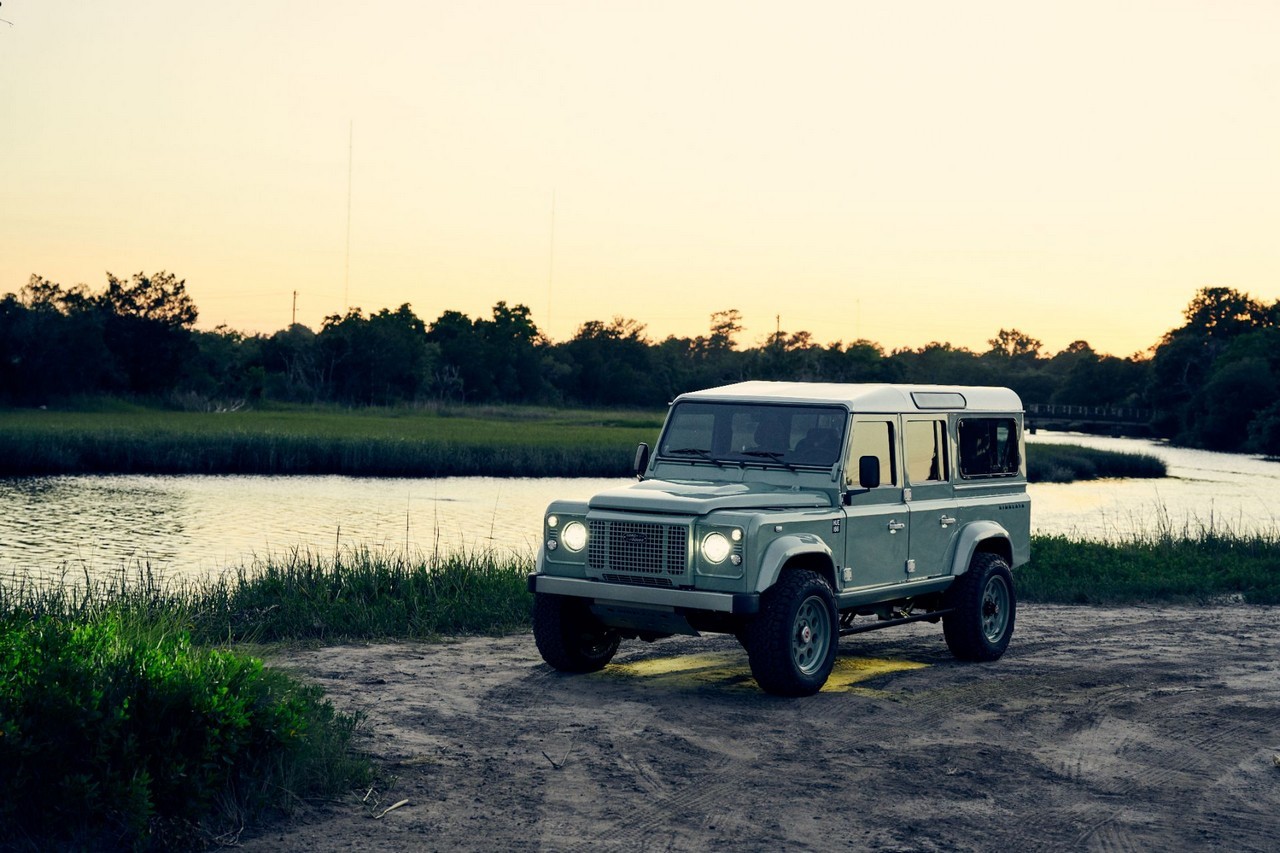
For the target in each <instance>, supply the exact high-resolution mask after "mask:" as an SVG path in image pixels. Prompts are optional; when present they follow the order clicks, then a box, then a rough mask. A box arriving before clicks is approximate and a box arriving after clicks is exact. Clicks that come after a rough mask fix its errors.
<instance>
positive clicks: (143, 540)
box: [0, 433, 1280, 577]
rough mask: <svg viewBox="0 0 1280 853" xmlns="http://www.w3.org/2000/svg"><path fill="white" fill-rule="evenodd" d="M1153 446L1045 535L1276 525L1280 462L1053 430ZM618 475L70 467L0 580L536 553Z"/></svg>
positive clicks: (1039, 518)
mask: <svg viewBox="0 0 1280 853" xmlns="http://www.w3.org/2000/svg"><path fill="white" fill-rule="evenodd" d="M1030 440H1031V442H1033V443H1036V442H1046V441H1052V442H1071V443H1077V444H1084V445H1088V446H1090V447H1099V448H1103V449H1114V450H1127V451H1138V452H1146V453H1151V454H1153V455H1155V456H1159V457H1160V458H1162V459H1164V460H1165V461H1166V462H1167V463H1168V465H1169V474H1170V476H1169V477H1168V478H1165V479H1162V480H1104V481H1097V482H1092V483H1073V484H1066V485H1060V484H1036V485H1033V486H1031V494H1032V525H1033V528H1034V529H1035V530H1036V531H1037V532H1062V533H1074V534H1079V535H1082V536H1086V537H1091V538H1106V537H1110V536H1116V535H1123V534H1125V533H1127V532H1131V531H1134V530H1139V531H1142V530H1146V531H1154V530H1157V529H1159V528H1160V527H1161V526H1162V525H1173V526H1174V527H1175V529H1181V528H1182V527H1184V526H1187V525H1190V526H1192V527H1199V526H1202V525H1208V524H1213V525H1216V526H1217V527H1219V528H1221V527H1229V528H1231V529H1234V530H1240V531H1253V530H1276V529H1277V527H1278V526H1280V463H1277V462H1269V461H1265V460H1262V459H1259V458H1256V457H1250V456H1239V455H1231V454H1222V453H1209V452H1205V451H1196V450H1184V449H1180V448H1171V447H1167V446H1165V445H1162V444H1158V443H1155V442H1148V441H1141V440H1135V439H1114V438H1100V437H1093V436H1082V435H1067V434H1062V433H1049V434H1043V433H1042V434H1040V435H1038V436H1032V437H1031V438H1030ZM628 482H630V481H629V480H616V479H585V480H561V479H497V478H490V477H456V478H446V479H439V480H379V479H366V478H352V477H142V476H72V477H40V478H34V479H10V480H0V576H8V575H11V574H13V573H14V572H15V571H16V572H29V573H31V574H32V575H35V576H40V577H49V576H57V575H58V574H59V573H61V572H63V571H71V572H73V573H76V574H77V575H78V574H81V573H83V572H84V571H86V570H87V571H89V572H91V573H102V572H114V571H116V570H118V569H119V568H120V567H121V566H122V565H126V566H131V565H133V564H135V563H136V562H139V561H145V562H148V563H150V564H151V566H152V567H153V568H159V569H162V570H163V571H164V572H165V573H167V574H179V573H189V572H197V573H207V572H211V571H216V570H218V569H221V568H225V567H228V566H238V565H242V564H247V563H252V562H253V561H254V560H255V559H256V558H260V557H262V556H264V555H266V554H269V553H275V554H278V553H284V552H288V551H290V550H292V549H302V550H310V551H313V552H316V553H321V554H330V553H333V551H334V549H335V548H348V547H366V548H370V549H373V550H390V551H394V552H397V553H402V552H404V551H405V549H406V548H407V549H408V550H409V551H410V552H411V553H417V552H427V553H429V552H431V551H432V550H434V549H436V548H437V547H439V548H441V549H452V548H457V547H466V548H473V549H474V548H482V549H483V548H494V549H497V550H499V551H504V552H515V553H519V554H525V555H527V554H532V552H533V550H534V547H535V538H536V536H537V533H538V530H539V527H540V522H541V517H542V512H543V509H544V508H545V507H546V504H547V503H548V502H549V501H551V500H552V499H555V498H583V499H585V498H587V497H590V496H591V495H592V494H594V493H595V492H597V491H600V490H601V489H604V488H610V487H615V486H618V485H625V484H626V483H628Z"/></svg>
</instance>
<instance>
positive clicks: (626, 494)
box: [590, 480, 831, 515]
mask: <svg viewBox="0 0 1280 853" xmlns="http://www.w3.org/2000/svg"><path fill="white" fill-rule="evenodd" d="M590 506H591V508H592V509H622V510H634V511H638V512H665V513H674V514H679V515H706V514H707V513H709V512H713V511H715V510H718V509H766V508H768V509H805V508H810V507H828V506H831V500H830V499H829V498H828V497H827V496H826V495H825V494H823V493H822V492H818V491H801V490H799V489H793V488H790V487H781V486H771V485H766V484H764V483H682V482H678V481H672V480H645V481H644V482H641V483H636V484H635V485H634V486H628V487H626V488H622V489H610V490H609V491H606V492H601V493H600V494H598V495H596V496H595V497H593V498H592V499H591V502H590Z"/></svg>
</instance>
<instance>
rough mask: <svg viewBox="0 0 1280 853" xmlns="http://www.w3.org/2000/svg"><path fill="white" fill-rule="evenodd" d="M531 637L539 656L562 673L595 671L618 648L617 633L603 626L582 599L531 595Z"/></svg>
mask: <svg viewBox="0 0 1280 853" xmlns="http://www.w3.org/2000/svg"><path fill="white" fill-rule="evenodd" d="M533 639H534V642H536V643H537V644H538V651H539V652H541V653H542V659H543V660H545V661H546V662H547V663H549V664H551V666H553V667H555V668H556V669H558V670H560V671H561V672H596V671H597V670H600V669H604V667H605V665H606V664H607V663H609V661H611V660H613V656H614V654H615V653H616V652H617V651H618V641H619V637H618V632H617V631H615V630H613V629H612V628H609V627H607V626H606V625H604V624H603V623H602V622H601V621H600V620H599V619H597V618H596V617H595V615H594V614H593V613H592V612H591V610H590V609H589V608H588V607H587V604H586V602H585V601H583V600H582V599H580V598H569V597H566V596H563V595H548V594H547V593H545V592H539V593H535V594H534V600H533Z"/></svg>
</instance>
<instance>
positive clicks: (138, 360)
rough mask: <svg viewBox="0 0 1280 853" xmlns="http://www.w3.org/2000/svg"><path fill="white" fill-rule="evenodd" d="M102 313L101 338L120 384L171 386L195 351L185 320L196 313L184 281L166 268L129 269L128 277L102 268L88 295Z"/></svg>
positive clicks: (150, 388) (143, 389)
mask: <svg viewBox="0 0 1280 853" xmlns="http://www.w3.org/2000/svg"><path fill="white" fill-rule="evenodd" d="M94 303H95V304H96V305H97V306H98V309H99V310H100V311H101V312H102V313H103V315H104V324H103V328H104V339H105V341H106V345H107V349H109V350H110V351H111V354H112V356H113V358H114V361H115V364H116V367H117V368H118V370H119V371H120V375H121V380H122V383H123V385H124V387H125V388H126V389H127V390H129V391H132V392H134V393H139V394H157V393H162V392H166V391H171V390H173V389H174V388H175V387H176V386H177V383H178V379H179V378H180V377H181V376H182V373H183V369H184V367H185V366H186V364H187V362H188V361H190V360H191V359H193V358H195V357H196V349H195V344H194V342H193V340H192V336H191V326H192V325H193V324H194V323H195V321H196V318H197V316H198V312H197V311H196V306H195V303H194V302H193V301H192V299H191V297H190V295H188V294H187V288H186V282H185V281H184V280H180V279H178V277H177V276H175V275H174V274H172V273H169V272H163V271H162V272H158V273H155V274H154V275H150V276H148V275H146V274H145V273H141V272H139V273H134V275H133V277H132V278H131V279H130V280H129V281H125V280H123V279H119V278H116V277H115V276H114V275H112V274H111V273H107V287H106V289H105V290H104V291H103V292H102V293H101V294H99V295H98V296H96V297H95V298H94Z"/></svg>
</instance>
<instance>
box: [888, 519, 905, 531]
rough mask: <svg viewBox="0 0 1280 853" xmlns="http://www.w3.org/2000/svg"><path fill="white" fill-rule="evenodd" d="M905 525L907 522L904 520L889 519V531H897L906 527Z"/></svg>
mask: <svg viewBox="0 0 1280 853" xmlns="http://www.w3.org/2000/svg"><path fill="white" fill-rule="evenodd" d="M906 526H907V524H906V522H904V521H891V522H889V532H890V533H897V532H898V531H899V530H904V529H906Z"/></svg>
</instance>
